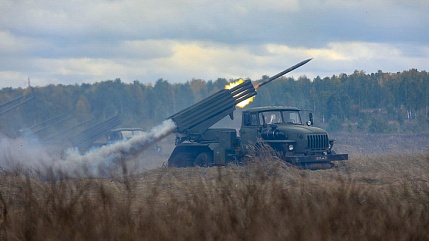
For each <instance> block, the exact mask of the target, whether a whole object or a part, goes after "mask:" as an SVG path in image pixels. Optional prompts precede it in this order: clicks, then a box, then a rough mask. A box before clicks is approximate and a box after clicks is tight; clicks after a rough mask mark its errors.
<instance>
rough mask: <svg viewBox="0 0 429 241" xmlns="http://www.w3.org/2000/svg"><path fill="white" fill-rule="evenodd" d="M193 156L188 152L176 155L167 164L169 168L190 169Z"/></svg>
mask: <svg viewBox="0 0 429 241" xmlns="http://www.w3.org/2000/svg"><path fill="white" fill-rule="evenodd" d="M194 160H195V156H194V155H193V154H192V153H189V152H180V153H177V154H176V155H175V156H174V157H173V158H172V159H171V160H170V162H169V163H168V166H169V167H191V166H193V165H192V164H193V163H194Z"/></svg>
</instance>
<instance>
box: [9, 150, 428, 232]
mask: <svg viewBox="0 0 429 241" xmlns="http://www.w3.org/2000/svg"><path fill="white" fill-rule="evenodd" d="M267 156H271V155H266V156H265V157H262V156H259V157H255V160H254V161H252V162H250V163H248V164H247V165H245V166H228V167H213V168H188V169H166V168H158V169H155V170H152V171H147V172H144V173H141V174H132V173H128V172H127V171H126V170H124V172H125V174H124V175H121V176H117V177H109V178H107V177H106V178H100V179H94V178H92V179H90V178H81V179H67V178H58V177H57V178H56V179H49V178H46V177H45V179H43V180H41V179H40V178H36V177H34V175H33V176H30V175H20V174H19V175H18V174H17V173H3V174H2V175H1V176H0V239H1V240H428V239H429V215H428V214H429V212H428V211H429V184H428V181H429V177H428V167H429V155H428V154H407V155H403V156H396V155H395V156H393V155H392V156H389V155H380V156H365V155H352V156H351V157H350V159H351V160H350V161H348V162H345V163H344V164H342V165H339V166H338V167H337V168H334V169H330V170H321V171H308V170H298V169H295V168H291V167H289V166H287V165H286V164H284V163H283V162H279V161H278V160H276V158H275V157H270V158H269V157H267Z"/></svg>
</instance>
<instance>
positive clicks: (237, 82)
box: [225, 79, 255, 108]
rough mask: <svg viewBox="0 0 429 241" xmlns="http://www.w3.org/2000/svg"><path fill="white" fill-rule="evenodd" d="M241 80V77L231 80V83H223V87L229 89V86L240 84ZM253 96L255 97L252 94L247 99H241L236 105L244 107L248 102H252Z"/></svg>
mask: <svg viewBox="0 0 429 241" xmlns="http://www.w3.org/2000/svg"><path fill="white" fill-rule="evenodd" d="M243 82H244V80H243V79H239V80H237V81H235V82H231V83H229V84H227V85H225V89H227V90H229V89H231V88H233V87H235V86H237V85H239V84H242V83H243ZM254 98H255V96H252V97H250V98H249V99H246V100H243V101H242V102H240V103H238V104H237V106H238V107H240V108H244V107H245V106H246V105H248V104H250V102H252V101H253V99H254Z"/></svg>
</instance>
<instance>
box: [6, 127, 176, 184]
mask: <svg viewBox="0 0 429 241" xmlns="http://www.w3.org/2000/svg"><path fill="white" fill-rule="evenodd" d="M175 128H176V125H175V124H174V122H173V121H172V120H170V119H168V120H166V121H164V122H163V123H162V124H161V125H158V126H156V127H154V128H152V129H151V130H150V131H149V132H144V133H142V134H140V135H136V136H133V137H132V138H131V139H129V140H127V141H120V142H117V143H114V144H111V145H108V146H103V147H101V148H98V149H95V150H91V151H90V152H88V153H86V154H84V155H81V154H80V153H79V151H78V150H77V149H76V148H73V149H68V150H66V153H65V155H64V156H61V157H58V156H56V155H53V154H52V152H51V151H50V150H49V148H47V147H46V146H43V145H42V144H41V143H40V142H39V141H38V140H37V138H35V137H28V136H26V137H22V138H18V139H9V138H5V137H3V138H0V166H1V168H2V169H3V170H6V171H14V170H17V169H23V168H27V169H30V170H35V171H36V172H37V173H40V174H42V175H43V174H47V172H48V171H52V172H53V174H62V175H64V176H68V177H88V176H90V177H99V176H100V175H103V174H104V173H106V170H107V171H108V170H109V169H111V168H113V167H117V166H118V165H120V164H121V160H122V159H124V158H127V157H130V156H132V155H136V154H138V153H140V152H142V151H144V150H145V149H147V148H148V147H149V146H150V145H151V144H154V143H155V142H157V141H159V140H161V139H162V138H164V137H166V136H167V135H168V134H170V133H171V132H173V131H174V129H175Z"/></svg>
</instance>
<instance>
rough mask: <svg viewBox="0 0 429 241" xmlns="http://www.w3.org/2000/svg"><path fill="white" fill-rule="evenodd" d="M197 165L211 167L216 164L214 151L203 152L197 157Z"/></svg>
mask: <svg viewBox="0 0 429 241" xmlns="http://www.w3.org/2000/svg"><path fill="white" fill-rule="evenodd" d="M195 166H199V167H211V166H214V162H213V153H210V152H202V153H200V154H199V155H198V156H197V158H195Z"/></svg>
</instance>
